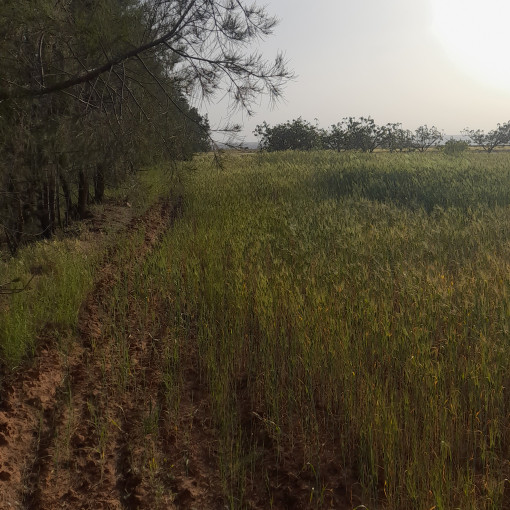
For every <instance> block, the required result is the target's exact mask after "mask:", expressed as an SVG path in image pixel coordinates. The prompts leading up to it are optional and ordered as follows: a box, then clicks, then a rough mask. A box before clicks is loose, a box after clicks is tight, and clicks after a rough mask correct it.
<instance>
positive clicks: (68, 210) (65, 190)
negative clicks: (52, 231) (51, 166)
mask: <svg viewBox="0 0 510 510" xmlns="http://www.w3.org/2000/svg"><path fill="white" fill-rule="evenodd" d="M60 183H61V184H62V192H63V193H64V200H65V202H66V211H65V213H64V224H65V226H66V227H67V226H69V221H70V220H71V215H72V210H73V201H72V199H71V191H70V190H69V184H67V181H66V179H65V177H64V176H63V175H60Z"/></svg>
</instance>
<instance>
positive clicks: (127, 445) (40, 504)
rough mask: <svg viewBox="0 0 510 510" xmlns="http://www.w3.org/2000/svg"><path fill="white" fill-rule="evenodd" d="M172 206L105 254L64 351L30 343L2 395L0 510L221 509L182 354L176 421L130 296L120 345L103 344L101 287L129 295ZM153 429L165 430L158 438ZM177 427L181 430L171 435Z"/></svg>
mask: <svg viewBox="0 0 510 510" xmlns="http://www.w3.org/2000/svg"><path fill="white" fill-rule="evenodd" d="M180 209H181V201H180V199H177V200H175V201H174V203H170V202H169V201H166V202H162V203H160V204H158V205H157V206H156V207H153V208H152V209H151V210H150V211H149V212H148V213H147V214H146V215H145V216H144V217H143V218H141V219H138V220H133V221H132V222H131V224H130V225H129V229H130V230H131V231H132V235H133V236H136V235H137V233H140V232H142V233H143V234H144V238H143V242H142V244H141V246H140V247H139V248H138V249H137V251H136V254H135V256H134V257H133V259H132V260H130V261H128V263H126V261H125V260H124V261H123V260H122V259H121V258H118V257H116V253H115V249H112V250H111V251H110V253H108V254H107V256H106V257H105V263H104V265H103V266H102V268H101V269H100V272H99V274H98V277H97V280H96V284H95V287H94V290H93V292H92V293H91V294H90V295H89V296H88V298H87V300H86V301H85V302H84V303H83V305H82V308H81V312H80V316H79V335H78V338H72V339H70V341H69V342H67V344H66V346H62V345H60V346H57V345H56V344H55V342H54V341H53V340H52V338H51V335H48V339H46V340H45V339H44V338H41V339H40V340H41V345H42V347H41V348H40V351H39V353H38V356H37V357H36V359H35V361H34V362H33V364H32V366H31V367H30V368H28V369H24V370H21V371H20V372H19V373H17V374H15V377H13V378H12V379H11V382H10V383H9V385H8V386H7V387H6V388H4V394H3V398H2V402H1V405H0V509H4V508H5V509H39V508H44V509H53V508H73V509H75V508H91V509H101V508H104V509H114V508H118V509H123V508H156V507H161V508H191V506H190V505H198V506H197V508H216V507H218V508H220V507H221V506H218V505H221V501H220V499H221V498H220V499H218V496H217V494H218V490H217V489H214V488H213V487H212V486H213V484H214V482H215V481H216V480H215V477H216V475H215V470H214V464H213V462H212V461H211V459H210V455H209V453H208V452H205V455H206V458H205V460H204V456H203V452H201V451H199V450H200V444H201V443H202V442H203V441H201V439H200V438H199V437H198V436H197V434H200V435H203V434H205V436H206V437H207V434H208V431H207V425H206V423H207V418H206V414H207V413H206V411H204V410H205V408H206V398H205V395H206V392H205V390H204V391H201V389H200V382H199V378H198V375H197V374H198V372H197V369H196V367H195V366H194V365H195V360H194V357H193V356H188V357H187V361H186V363H187V367H186V369H185V370H183V371H182V374H184V376H183V377H182V380H181V381H180V382H179V384H180V389H181V390H182V395H181V396H180V407H179V418H176V416H173V417H172V416H171V414H170V413H168V409H166V408H165V406H166V404H165V402H164V400H165V398H166V397H164V395H162V394H161V391H160V387H161V384H162V381H161V374H160V372H159V371H158V370H157V365H158V364H159V363H160V357H161V355H162V353H161V342H158V340H157V339H156V338H155V337H154V336H153V335H152V334H151V333H150V331H151V330H152V331H154V325H153V324H152V325H147V324H146V325H145V326H146V327H144V328H142V327H141V322H140V320H141V314H140V307H141V303H140V300H139V299H137V297H136V295H135V290H134V289H129V291H128V299H127V302H126V303H125V307H126V310H125V312H126V315H125V317H128V320H127V324H126V325H125V329H124V331H123V335H124V336H125V338H123V339H121V340H122V341H120V342H119V339H114V338H113V337H112V331H113V328H111V327H110V328H109V325H111V324H112V318H111V314H112V313H115V310H112V296H111V292H112V289H114V288H115V286H116V285H117V284H118V283H119V281H120V279H123V281H125V282H126V285H128V286H133V287H134V281H135V279H136V267H137V263H139V262H140V261H143V260H144V258H145V257H146V256H147V254H149V253H150V252H151V250H153V249H154V247H155V246H156V245H157V243H158V242H159V240H160V239H161V237H162V235H163V234H164V233H165V232H166V231H167V230H168V228H170V226H171V224H172V222H173V221H174V220H175V218H176V217H177V216H178V215H179V214H180ZM125 317H124V318H123V320H125ZM158 327H159V326H158ZM161 333H164V331H161ZM115 340H116V341H115ZM119 350H121V351H122V350H123V352H119ZM121 358H122V359H123V360H124V361H123V362H121V363H119V360H120V359H121ZM120 370H125V371H126V373H125V374H124V375H125V376H123V374H122V373H120V372H119V371H120ZM163 412H165V413H166V417H165V418H164V417H163V416H162V413H163ZM201 420H202V422H201ZM186 422H187V423H186ZM161 426H163V427H167V428H168V427H170V428H172V427H173V428H174V430H173V431H172V430H170V433H167V434H159V433H158V431H159V428H160V427H161ZM179 428H181V429H184V430H186V429H187V430H189V431H191V432H190V433H189V434H186V437H185V438H183V437H180V436H181V435H180V434H179V433H178V430H179ZM164 473H167V474H166V475H165V474H164Z"/></svg>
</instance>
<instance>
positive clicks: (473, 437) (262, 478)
mask: <svg viewBox="0 0 510 510" xmlns="http://www.w3.org/2000/svg"><path fill="white" fill-rule="evenodd" d="M164 175H166V177H165V179H167V184H166V186H167V187H168V189H171V190H172V194H171V195H170V197H168V196H167V197H166V202H164V203H163V205H161V204H160V209H159V210H156V212H154V209H149V210H148V212H144V214H145V216H144V219H143V220H141V221H139V222H138V223H136V228H134V230H133V232H132V234H130V235H127V234H126V235H124V237H123V238H122V241H121V242H120V243H119V244H118V245H117V247H116V249H115V250H113V249H110V252H109V255H108V257H107V263H106V262H105V261H99V259H97V260H96V259H95V258H94V257H90V256H89V257H83V255H80V257H78V258H77V259H76V260H77V261H78V262H76V263H75V264H74V266H73V267H74V270H75V271H77V272H78V274H79V275H81V276H80V278H82V279H83V281H82V280H79V281H78V280H76V283H75V286H76V287H77V288H79V289H84V288H85V289H86V291H87V292H88V294H87V296H88V297H86V296H79V295H76V294H75V298H74V301H73V299H71V298H70V297H69V295H67V294H62V295H61V294H59V293H58V292H55V293H54V296H55V297H53V298H52V299H54V300H56V302H57V305H58V302H59V300H61V301H64V302H65V303H66V304H67V306H68V307H71V310H68V312H66V315H65V317H64V318H63V319H62V320H61V321H60V322H61V324H60V326H59V324H58V322H59V321H58V320H57V319H58V318H57V319H55V320H54V321H53V325H52V326H51V327H54V328H56V330H58V331H59V334H58V335H54V334H52V335H50V334H49V333H48V331H46V333H45V338H46V337H48V335H49V336H50V339H49V340H48V339H47V338H46V343H45V347H44V349H43V350H41V349H40V348H38V345H37V341H36V340H34V341H33V343H30V342H29V341H28V340H26V341H24V345H23V346H22V347H21V349H22V350H21V352H20V351H17V350H16V345H15V339H16V338H17V337H18V336H19V335H20V334H19V333H13V332H12V330H11V329H9V328H13V327H17V328H20V327H21V326H20V324H23V325H24V327H26V328H28V329H27V330H29V331H30V332H31V333H32V334H33V335H34V337H37V335H41V333H40V332H37V331H36V330H37V328H35V327H34V328H33V329H30V326H29V325H27V320H28V319H26V320H23V319H19V320H18V321H15V320H14V318H15V317H18V316H19V315H17V314H23V313H24V312H23V310H26V309H29V308H30V306H31V305H30V304H29V303H28V304H27V301H26V300H28V299H30V298H29V297H26V296H25V297H19V296H24V295H19V296H14V297H12V300H11V301H10V302H9V303H8V305H5V306H4V307H3V308H2V309H1V310H3V311H4V315H3V316H0V328H1V329H0V331H2V341H3V342H4V343H3V344H2V346H1V347H2V361H3V365H4V366H5V367H10V368H9V369H10V370H11V371H12V370H13V372H12V373H13V374H16V366H18V365H19V364H20V363H21V361H20V360H23V359H25V360H26V358H27V355H29V354H30V352H33V353H35V355H36V357H35V359H36V360H37V359H38V357H39V358H40V359H43V360H44V359H45V356H49V358H48V360H47V361H46V364H47V366H48V367H50V365H51V366H52V367H53V368H54V367H55V366H58V367H60V372H59V373H57V374H56V375H55V376H54V377H52V378H49V379H51V380H54V385H53V386H54V387H53V390H52V392H50V394H51V395H53V396H52V397H51V402H47V401H45V400H44V399H42V400H41V399H40V400H41V402H39V403H38V404H37V405H32V407H35V408H36V409H37V410H38V412H39V416H40V419H39V421H37V420H36V421H35V422H34V423H37V425H36V426H37V427H39V428H38V429H37V430H38V432H37V435H38V440H37V441H35V440H34V443H33V445H34V446H33V451H32V457H33V458H32V460H31V461H30V462H28V463H27V465H26V466H25V467H24V468H23V469H19V472H20V474H19V482H20V486H21V485H23V486H24V489H21V490H19V491H18V492H16V490H15V489H12V492H11V493H10V494H11V495H12V497H13V498H15V497H20V498H21V500H22V501H24V505H25V507H27V508H57V507H61V506H62V504H63V502H66V501H68V498H69V497H71V496H72V497H73V498H75V499H74V500H72V501H74V503H73V504H74V508H78V507H83V505H85V501H86V499H85V498H89V501H94V502H96V504H95V506H94V505H93V506H94V507H95V508H110V507H111V508H158V507H159V508H231V509H245V508H246V509H255V508H257V509H258V508H260V509H266V508H275V509H287V508H289V509H290V508H336V509H353V508H356V507H358V508H368V509H370V510H371V509H376V508H377V509H402V510H403V509H409V508H417V509H431V508H436V509H453V508H461V509H463V510H464V509H472V510H474V509H489V508H490V509H496V508H501V509H502V508H508V505H509V504H510V496H509V493H508V490H509V486H508V484H509V482H508V479H510V465H509V459H510V432H509V426H510V399H509V394H508V391H509V388H510V380H509V379H510V356H509V354H510V343H509V338H510V155H509V154H506V153H501V154H480V153H466V154H465V155H463V156H459V157H447V156H445V155H444V154H441V153H430V154H429V153H423V154H421V153H420V154H416V153H409V154H390V153H384V152H380V153H374V154H361V153H351V152H346V153H341V154H337V153H333V152H326V151H324V152H310V153H298V152H287V153H271V154H248V155H242V156H238V155H235V154H226V155H225V156H224V160H223V168H218V167H216V166H214V165H213V163H212V158H211V157H210V156H200V157H196V158H195V159H194V160H193V161H192V162H188V163H183V164H182V165H181V166H180V167H179V168H178V169H176V170H174V172H173V173H171V174H164ZM151 211H152V212H151ZM66 253H67V252H66ZM66 256H67V255H66ZM64 258H65V257H64ZM92 259H93V260H94V262H91V260H92ZM58 260H60V259H58V258H57V263H56V266H55V268H54V271H55V272H58V267H59V265H58ZM80 264H81V265H80ZM6 267H7V266H6ZM62 267H64V269H65V268H66V267H67V266H66V265H65V264H64V265H63V266H62ZM80 268H81V269H80ZM7 269H8V270H9V271H14V269H12V267H11V266H9V268H7ZM7 269H6V270H7ZM64 269H63V272H64V273H66V271H67V269H65V270H64ZM12 274H13V275H14V273H12ZM66 274H67V273H66ZM72 274H74V273H72ZM66 281H68V280H63V282H66ZM72 281H73V282H74V281H75V280H72ZM84 282H85V283H84ZM64 284H65V285H66V286H67V287H66V288H70V287H69V283H63V284H62V285H64ZM76 292H77V291H76ZM76 296H77V297H76ZM24 300H25V301H24ZM16 303H22V306H21V305H20V306H21V308H20V309H19V310H18V309H16ZM56 309H58V306H56ZM41 313H43V312H41ZM44 313H49V312H44ZM38 320H39V321H40V322H41V321H43V322H46V323H50V322H52V321H50V318H48V319H47V320H44V319H43V318H41V317H39V318H38ZM73 321H74V322H73ZM63 326H65V328H64V329H62V328H63ZM51 327H50V329H51ZM63 331H65V332H63ZM6 339H8V342H7V340H6ZM25 363H28V362H27V361H25ZM33 363H35V366H36V367H39V368H38V369H37V370H36V369H34V368H31V370H32V371H35V372H36V375H35V376H36V377H38V378H39V379H38V380H41V377H42V376H43V375H44V373H45V372H44V371H45V370H46V369H45V368H44V367H45V366H46V365H45V364H44V362H42V363H39V364H38V365H37V362H33ZM17 370H20V369H19V368H18V369H17ZM48 370H50V368H48ZM46 379H48V378H46ZM46 379H45V380H46ZM9 381H11V379H9ZM25 382H26V380H25ZM9 384H11V383H9ZM12 384H13V385H14V386H13V388H14V389H13V390H12V392H11V393H9V392H8V391H7V389H6V386H7V385H4V392H6V393H7V394H8V397H5V399H4V402H7V403H9V402H11V401H10V400H9V398H10V399H15V398H16V395H18V394H19V395H22V394H23V391H26V389H25V390H24V389H23V388H21V387H20V388H19V389H16V383H12ZM9 408H13V409H14V408H15V405H14V404H13V403H12V402H11V403H10V404H9V405H3V407H0V411H1V412H2V413H3V414H1V415H0V427H1V426H2V423H4V429H2V428H0V432H2V433H3V434H4V435H3V436H0V460H1V459H2V457H1V455H2V448H3V450H5V449H6V448H7V446H5V445H4V446H3V447H2V444H3V443H2V442H1V439H2V438H4V439H3V441H4V442H5V443H6V444H7V445H8V440H7V439H6V438H7V436H8V434H6V430H7V425H5V424H8V421H7V419H8V417H9ZM1 420H5V421H4V422H2V421H1ZM27 433H28V432H27ZM11 467H12V466H11ZM77 472H79V473H80V476H79V477H77V476H76V473H77ZM2 473H6V474H4V475H3V478H1V479H2V480H3V482H0V484H1V483H4V484H6V483H8V482H9V481H10V480H12V481H13V480H14V479H15V477H14V476H12V477H11V476H10V472H9V469H7V468H6V467H5V465H4V466H2V465H0V475H1V474H2ZM8 475H9V478H8ZM84 481H85V482H84ZM0 488H1V485H0ZM16 494H18V496H16ZM70 495H71V496H70ZM66 498H67V499H66ZM1 501H2V500H1V499H0V502H1ZM13 501H14V499H13ZM108 505H110V506H108ZM362 505H364V506H362ZM23 508H24V507H23Z"/></svg>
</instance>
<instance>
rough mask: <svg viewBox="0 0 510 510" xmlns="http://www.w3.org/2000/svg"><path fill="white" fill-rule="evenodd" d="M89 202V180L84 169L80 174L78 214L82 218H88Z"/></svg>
mask: <svg viewBox="0 0 510 510" xmlns="http://www.w3.org/2000/svg"><path fill="white" fill-rule="evenodd" d="M88 203H89V181H88V179H87V176H86V174H85V172H84V171H83V170H80V173H79V175H78V216H79V218H80V219H81V220H83V219H85V218H87V216H88V211H87V205H88Z"/></svg>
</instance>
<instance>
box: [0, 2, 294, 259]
mask: <svg viewBox="0 0 510 510" xmlns="http://www.w3.org/2000/svg"><path fill="white" fill-rule="evenodd" d="M275 23H276V21H275V19H274V18H272V17H271V16H269V15H268V14H267V12H266V10H265V9H264V8H263V7H258V6H256V5H255V4H253V3H252V2H250V3H249V5H248V4H247V3H246V2H244V1H242V0H239V1H237V0H236V1H235V2H234V1H232V0H58V1H55V0H30V1H27V0H2V2H1V5H0V66H1V69H2V71H1V73H0V245H4V246H5V244H7V246H8V248H9V250H10V251H11V253H15V252H16V250H17V249H18V247H19V246H20V244H22V243H23V242H25V241H26V240H31V239H37V238H41V237H50V236H51V235H52V234H53V233H54V232H55V231H56V230H57V229H59V228H65V226H66V225H68V224H69V222H71V221H73V220H77V219H81V218H85V217H87V216H88V215H89V214H90V212H89V206H90V204H91V203H92V202H97V203H100V202H101V201H103V199H104V194H105V189H107V188H108V187H115V186H118V185H119V184H120V183H121V182H122V181H123V179H125V178H126V176H127V175H128V174H130V173H132V172H134V171H136V170H137V169H139V168H140V167H141V166H142V165H145V164H148V163H151V162H154V161H157V160H161V159H166V160H168V159H171V160H180V159H189V158H191V156H192V154H193V153H195V152H197V151H204V150H209V149H210V147H211V130H210V126H209V122H208V119H207V118H206V117H204V116H202V115H200V114H199V112H198V111H197V109H196V108H194V107H193V106H191V104H190V98H192V97H194V98H201V97H202V98H203V97H208V96H210V95H211V94H213V93H214V92H215V91H216V90H218V89H219V88H222V89H224V90H226V93H227V94H228V95H229V97H230V98H231V100H232V105H238V106H240V107H241V108H243V109H245V110H248V111H250V105H251V104H252V102H253V101H254V100H255V99H256V98H257V97H258V95H259V94H261V93H263V92H268V93H269V94H270V95H271V96H272V97H273V99H274V98H278V97H279V95H280V94H281V87H282V84H283V83H284V82H285V81H286V80H287V79H288V78H289V77H290V76H291V73H289V71H288V70H287V69H286V65H285V62H284V61H283V59H282V57H281V56H277V58H276V60H275V61H274V62H273V63H271V62H267V61H265V60H264V59H263V58H261V57H260V55H258V54H249V53H248V52H247V50H246V48H247V44H248V43H249V42H251V41H253V40H256V39H258V38H260V37H263V36H266V35H269V34H270V33H271V32H272V30H273V27H274V26H275Z"/></svg>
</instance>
